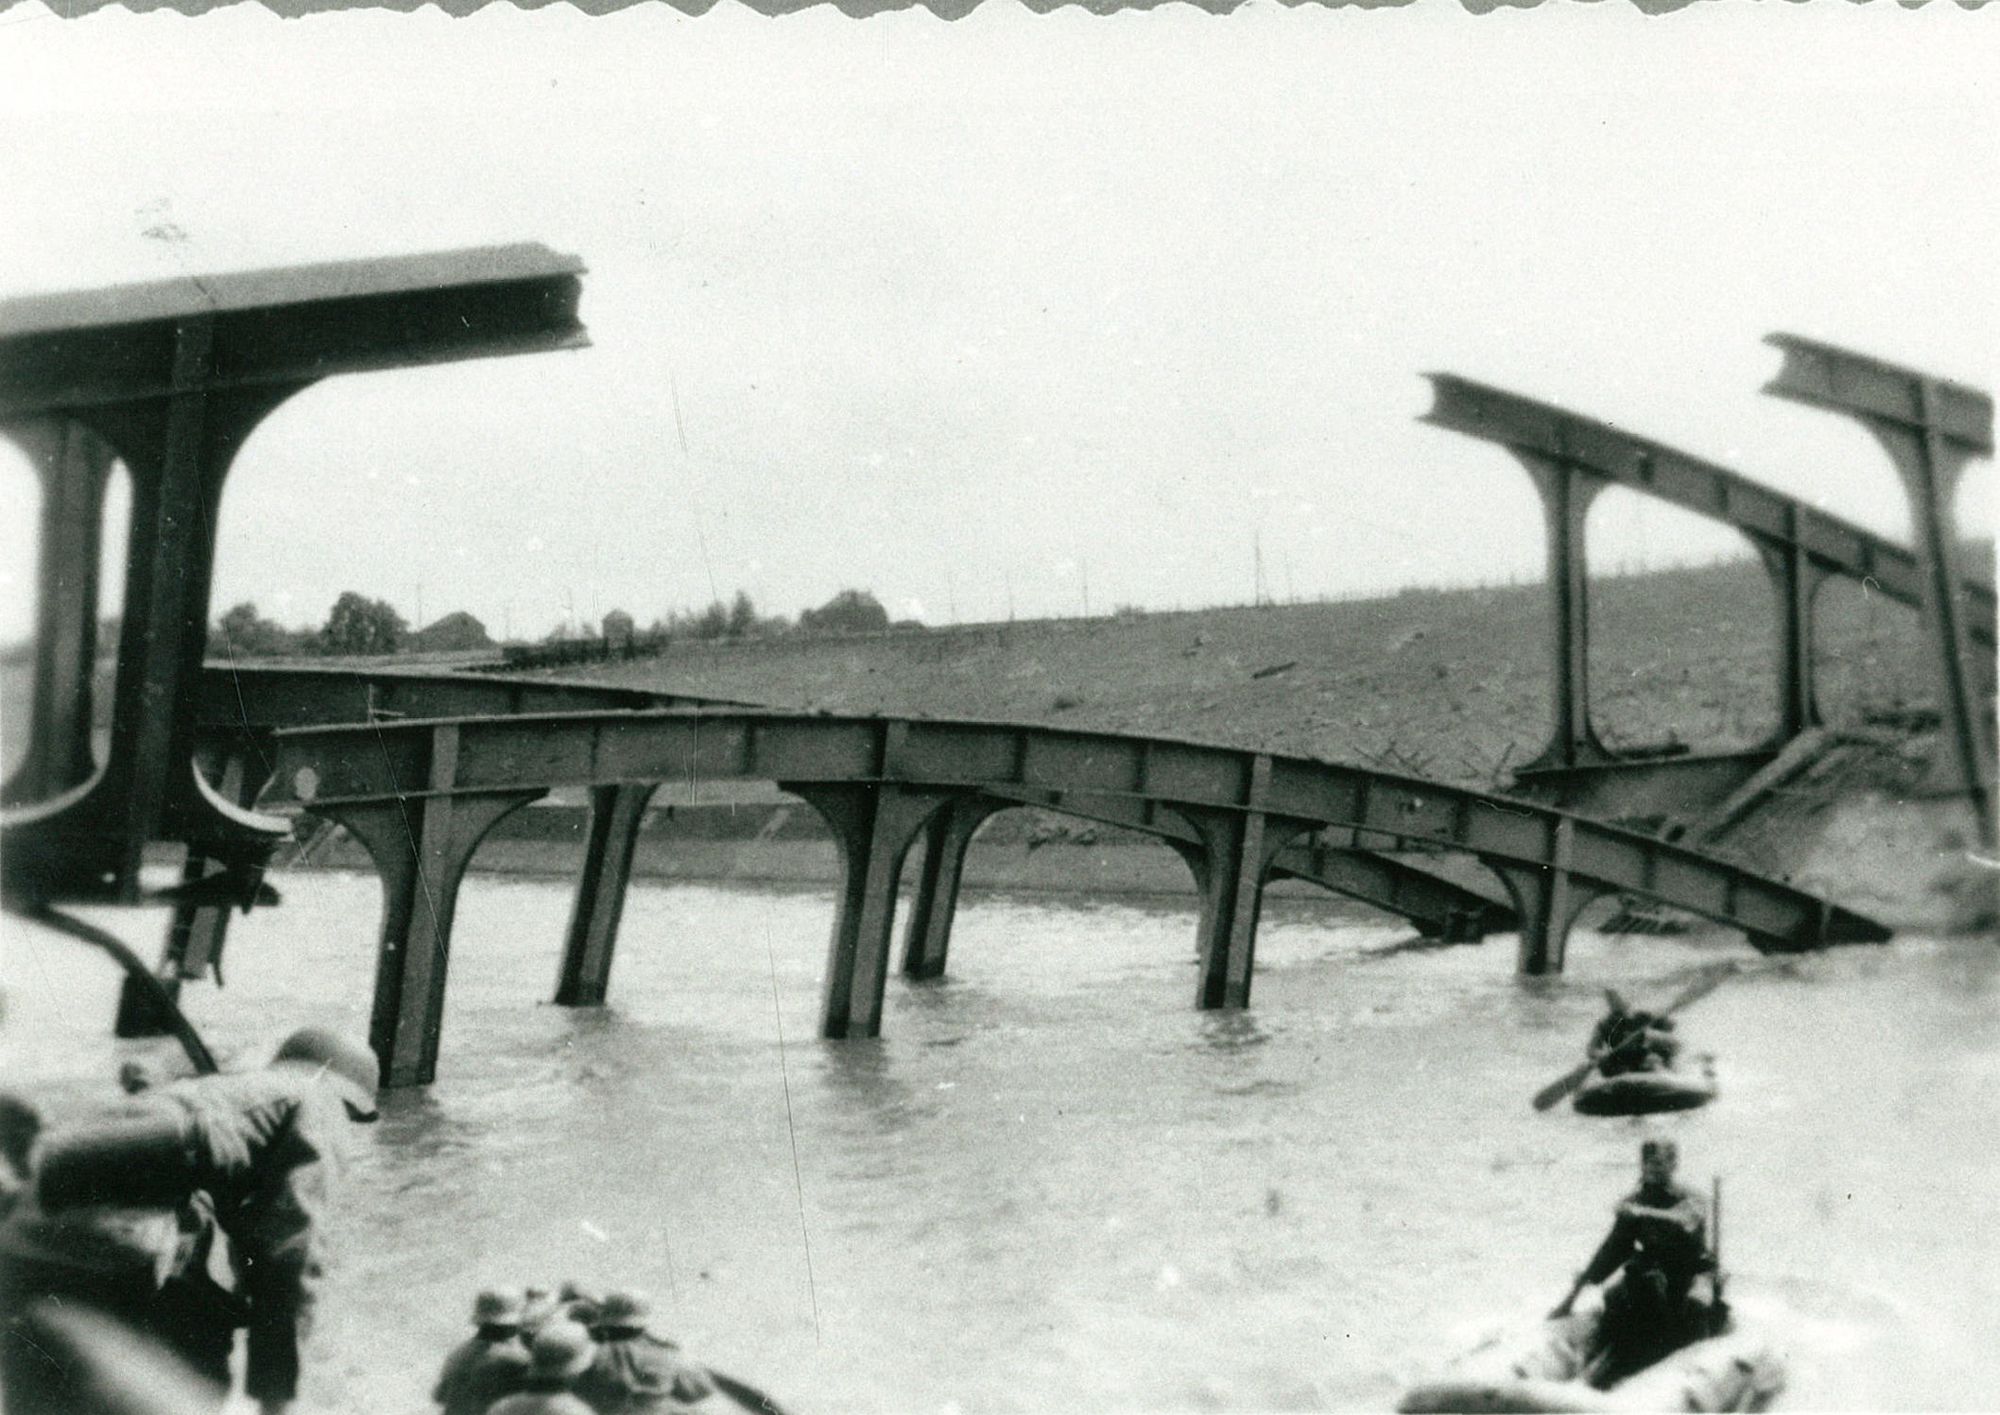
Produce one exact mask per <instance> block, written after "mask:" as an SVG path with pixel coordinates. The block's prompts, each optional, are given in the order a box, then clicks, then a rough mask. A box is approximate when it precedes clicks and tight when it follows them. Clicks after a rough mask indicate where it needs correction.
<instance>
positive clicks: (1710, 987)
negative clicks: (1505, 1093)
mask: <svg viewBox="0 0 2000 1415" xmlns="http://www.w3.org/2000/svg"><path fill="white" fill-rule="evenodd" d="M1737 968H1738V965H1737V964H1736V963H1735V962H1734V961H1733V960H1732V961H1730V962H1728V963H1719V964H1717V965H1716V966H1715V967H1713V968H1711V969H1709V970H1708V971H1707V972H1706V973H1704V974H1702V975H1701V976H1700V977H1699V978H1697V979H1695V980H1694V981H1693V982H1692V983H1690V984H1688V985H1687V987H1686V988H1684V989H1682V991H1681V994H1680V996H1678V997H1676V998H1675V999H1674V1000H1673V1001H1672V1002H1669V1003H1668V1004H1667V1005H1666V1006H1665V1007H1663V1008H1661V1009H1660V1010H1659V1011H1658V1012H1656V1013H1654V1014H1653V1015H1654V1016H1655V1017H1671V1016H1673V1015H1674V1014H1675V1013H1676V1012H1678V1011H1680V1010H1681V1009H1682V1008H1683V1007H1686V1006H1687V1005H1688V1004H1689V1003H1692V1002H1697V1001H1699V1000H1700V999H1702V998H1704V997H1707V996H1708V995H1709V994H1710V993H1712V992H1714V991H1715V990H1716V989H1717V988H1719V987H1721V986H1722V983H1723V980H1724V979H1725V978H1728V977H1730V976H1731V975H1732V974H1734V973H1735V972H1736V971H1737ZM1644 1040H1645V1033H1644V1032H1635V1033H1634V1034H1633V1035H1631V1036H1629V1037H1627V1038H1626V1039H1625V1040H1624V1041H1622V1042H1620V1043H1619V1044H1618V1045H1617V1046H1615V1047H1613V1048H1612V1049H1611V1050H1610V1051H1608V1052H1605V1053H1604V1055H1602V1056H1593V1057H1591V1058H1590V1059H1589V1060H1587V1061H1585V1062H1583V1063H1581V1064H1580V1065H1578V1066H1576V1067H1574V1068H1573V1069H1571V1070H1570V1071H1567V1072H1565V1073H1564V1074H1563V1075H1561V1076H1558V1077H1557V1078H1556V1079H1555V1080H1553V1081H1551V1082H1550V1083H1549V1084H1548V1085H1546V1086H1544V1087H1542V1089H1541V1090H1539V1091H1537V1092H1535V1109H1536V1110H1547V1109H1548V1108H1549V1107H1550V1106H1552V1105H1554V1104H1555V1103H1556V1102H1557V1101H1559V1100H1561V1099H1562V1098H1563V1097H1564V1096H1566V1095H1568V1094H1569V1093H1570V1092H1571V1091H1574V1090H1575V1089H1576V1088H1577V1087H1578V1086H1581V1085H1582V1084H1583V1083H1584V1081H1585V1079H1586V1078H1587V1077H1588V1076H1589V1075H1590V1073H1591V1072H1593V1071H1595V1070H1596V1069H1597V1068H1598V1067H1599V1066H1600V1065H1602V1064H1603V1063H1604V1061H1605V1060H1606V1059H1607V1058H1610V1057H1613V1056H1616V1055H1618V1054H1619V1053H1620V1052H1622V1051H1625V1050H1626V1049H1627V1048H1629V1047H1633V1046H1636V1045H1638V1044H1639V1043H1640V1042H1642V1041H1644Z"/></svg>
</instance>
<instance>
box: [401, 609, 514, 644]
mask: <svg viewBox="0 0 2000 1415" xmlns="http://www.w3.org/2000/svg"><path fill="white" fill-rule="evenodd" d="M403 646H404V648H405V649H406V650H407V651H410V652H414V653H458V652H462V651H464V650H466V649H490V648H492V647H493V640H492V639H490V638H488V637H487V634H486V626H485V625H484V624H482V623H480V622H479V621H478V620H477V619H475V618H473V617H472V616H471V615H470V614H467V613H466V612H465V611H464V610H462V609H461V610H457V611H455V612H453V613H451V614H447V615H445V617H444V618H442V619H440V620H438V621H437V622H436V623H434V624H430V625H427V626H425V627H424V628H422V629H419V630H417V631H416V632H415V633H413V634H411V635H409V637H407V638H406V639H404V640H403Z"/></svg>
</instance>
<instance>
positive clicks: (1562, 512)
mask: <svg viewBox="0 0 2000 1415" xmlns="http://www.w3.org/2000/svg"><path fill="white" fill-rule="evenodd" d="M1512 450H1513V452H1514V456H1515V458H1516V459H1517V460H1518V461H1519V462H1520V464H1521V465H1522V466H1523V467H1525V468H1527V470H1528V475H1529V476H1530V477H1532V478H1533V479H1534V482H1535V490H1536V491H1537V492H1539V493H1540V494H1541V498H1542V517H1543V522H1544V524H1545V525H1546V527H1547V530H1548V563H1549V608H1550V616H1549V633H1550V639H1549V648H1550V653H1551V656H1552V659H1553V666H1554V670H1555V672H1554V676H1553V678H1552V680H1551V686H1552V689H1553V694H1552V696H1553V702H1554V707H1555V730H1554V733H1553V734H1552V735H1551V736H1550V738H1549V744H1548V746H1546V747H1544V748H1543V749H1542V753H1541V755H1540V756H1538V757H1536V758H1535V759H1534V760H1533V761H1531V762H1528V763H1526V764H1525V766H1524V767H1523V768H1522V769H1523V770H1532V769H1533V768H1535V767H1571V766H1584V765H1588V764H1589V763H1591V762H1602V761H1609V760H1611V755H1612V754H1611V752H1610V750H1609V749H1608V748H1607V747H1606V746H1605V745H1604V743H1603V742H1601V741H1599V740H1598V737H1597V729H1596V728H1595V727H1593V726H1592V725H1591V721H1590V563H1589V560H1588V558H1587V557H1586V555H1585V553H1584V521H1585V519H1586V518H1587V517H1588V516H1589V514H1590V503H1591V502H1593V501H1595V500H1596V499H1597V494H1598V493H1599V492H1600V491H1602V490H1604V488H1605V486H1606V485H1607V483H1606V482H1605V480H1604V479H1603V478H1602V477H1599V476H1595V475H1593V474H1591V473H1589V472H1586V471H1584V470H1583V469H1581V468H1579V467H1577V466H1576V465H1574V464H1573V463H1570V462H1565V461H1558V460H1556V459H1554V458H1549V457H1540V456H1537V455H1535V454H1534V453H1531V452H1526V451H1523V450H1521V449H1520V448H1514V449H1512Z"/></svg>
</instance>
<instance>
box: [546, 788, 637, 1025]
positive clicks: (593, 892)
mask: <svg viewBox="0 0 2000 1415" xmlns="http://www.w3.org/2000/svg"><path fill="white" fill-rule="evenodd" d="M658 789H659V783H658V782H645V783H642V784H637V785H618V786H593V787H592V788H591V791H590V824H589V826H588V827H587V832H586V835H585V839H584V847H583V868H582V870H581V871H579V872H578V874H577V880H576V898H575V900H574V902H573V903H572V904H571V905H570V914H569V931H568V933H567V935H566V936H565V937H564V939H563V954H562V965H561V967H560V968H559V969H558V970H557V973H556V995H555V1003H556V1006H558V1007H602V1006H603V1005H604V995H605V992H606V990H607V989H608V988H609V987H610V984H611V957H612V953H613V952H614V951H615V949H616V948H617V946H618V925H619V922H620V920H621V919H622V918H623V917H624V914H625V893H626V890H627V889H628V888H629V887H630V886H631V883H632V853H633V851H634V850H635V849H636V848H637V847H638V844H639V828H640V827H641V826H642V825H644V824H645V821H646V805H647V803H648V802H649V801H651V800H652V799H653V793H654V792H655V791H657V790H658Z"/></svg>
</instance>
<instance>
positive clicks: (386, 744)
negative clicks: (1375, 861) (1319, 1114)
mask: <svg viewBox="0 0 2000 1415" xmlns="http://www.w3.org/2000/svg"><path fill="white" fill-rule="evenodd" d="M271 742H272V747H273V756H272V759H271V763H270V764H271V771H272V774H271V781H270V785H269V786H268V787H267V788H266V789H265V790H264V792H263V793H262V795H261V796H260V797H259V798H258V804H259V806H260V807H261V808H263V809H266V810H283V809H288V808H289V809H304V810H310V811H313V812H316V813H318V814H320V815H323V816H326V817H329V818H331V819H333V820H336V821H338V822H340V823H341V824H342V825H344V826H346V827H347V828H348V829H349V830H350V831H351V832H352V833H353V834H354V835H355V836H356V837H357V838H358V839H360V840H361V841H362V843H363V844H364V845H365V846H366V847H367V849H368V850H369V852H370V854H371V856H372V857H373V858H374V860H375V863H376V865H377V868H378V869H379V871H380V872H381V875H382V878H383V883H384V893H385V898H384V913H383V921H382V928H381V940H380V955H379V963H378V970H377V982H376V991H375V1003H374V1011H373V1014H372V1022H371V1027H372V1037H371V1039H372V1041H373V1043H374V1045H375V1048H376V1050H377V1052H378V1054H379V1055H381V1057H382V1058H383V1060H384V1064H385V1074H386V1076H387V1078H388V1079H389V1081H390V1082H391V1083H392V1084H398V1085H415V1084H424V1083H426V1082H428V1081H429V1080H430V1079H431V1078H432V1077H433V1076H434V1074H435V1071H436V1066H437V1056H438V1039H439V1031H440V1028H441V1024H442V1017H443V1006H444V987H445V968H446V962H447V960H448V958H449V953H450V934H451V921H452V913H453V909H454V906H455V901H456V895H457V890H458V886H459V883H460V881H461V880H462V879H463V876H464V872H465V868H466V865H467V863H468V862H469V861H470V859H471V857H472V854H473V851H474V850H475V849H476V848H477V846H478V844H479V842H480V840H481V839H482V838H483V837H484V836H485V835H486V833H487V832H488V831H489V830H490V829H491V828H492V827H493V826H494V825H495V824H496V823H497V822H498V821H500V820H501V819H502V818H504V817H505V816H506V815H507V814H508V813H510V812H511V811H513V810H515V809H517V808H519V807H521V806H523V805H525V804H527V803H528V802H530V801H532V800H535V799H537V798H538V797H540V796H541V795H543V794H545V793H546V792H548V791H549V790H552V789H555V788H557V787H586V788H589V789H591V790H592V791H593V792H594V793H597V800H598V803H599V806H600V809H599V810H598V811H597V812H596V815H595V818H594V821H593V826H592V831H591V838H590V842H589V845H588V849H587V860H586V879H585V880H584V882H583V884H582V885H581V886H580V888H579V891H578V896H577V899H578V903H577V912H578V918H579V920H580V921H581V923H582V925H583V926H582V927H577V926H575V925H573V927H572V929H571V936H570V940H569V944H568V946H567V947H566V949H565V953H564V959H563V964H562V979H561V983H560V985H559V1000H561V1001H567V1002H601V1001H602V1000H603V996H604V989H605V985H606V981H607V979H608V976H609V970H610V964H611V953H612V948H613V946H614V944H615V939H616V913H617V909H618V906H619V903H620V901H621V899H622V895H623V890H624V886H625V882H626V877H625V866H626V865H627V864H629V860H630V856H631V847H632V840H633V838H634V836H635V835H636V830H637V822H638V820H639V819H640V817H641V816H642V814H643V810H644V806H645V802H646V800H647V798H648V797H649V796H650V795H651V793H652V792H653V791H654V790H655V789H657V787H658V786H659V784H660V783H663V782H670V781H688V780H694V781H701V780H711V781H712V780H729V779H751V780H762V781H771V782H775V783H777V784H778V785H780V786H781V787H783V788H784V789H785V790H787V791H790V792H792V793H793V794H795V795H797V796H799V797H800V798H802V799H803V800H805V801H806V802H808V803H809V804H810V805H812V806H813V807H814V808H815V809H816V810H817V811H818V812H819V813H820V814H821V815H822V816H823V817H824V818H825V820H826V822H827V824H828V825H829V826H830V827H831V829H832V832H833V835H834V837H835V839H836V841H837V842H838V844H839V848H840V851H841V858H842V862H843V878H842V883H841V886H840V890H839V894H838V902H837V905H836V912H835V919H834V924H833V931H832V938H831V942H830V945H829V952H828V959H827V967H826V973H825V980H824V992H823V996H822V1005H821V1034H822V1035H823V1036H826V1037H829V1038H837V1037H848V1036H874V1035H877V1034H879V1031H880V1028H881V1018H882V1005H883V997H884V989H885V985H886V981H887V975H888V971H889V956H890V946H891V932H892V928H893V924H894V919H895V910H896V899H897V892H898V884H899V879H900V876H901V873H902V866H903V863H904V860H905V858H906V856H907V855H908V853H909V850H910V848H911V846H912V845H914V844H915V843H916V841H917V839H918V837H919V836H923V837H925V839H926V841H927V849H926V862H925V866H924V868H923V870H922V871H921V875H920V880H919V897H918V898H917V899H916V900H914V901H913V904H912V910H911V915H912V927H911V930H910V933H909V935H908V942H907V946H906V949H905V955H904V960H903V968H904V971H905V972H906V973H910V974H913V975H917V976H925V975H935V973H936V972H937V971H939V970H940V969H941V968H942V966H943V962H944V949H945V943H946V940H947V939H948V937H949V925H950V915H951V912H952V910H953V909H954V907H955V904H956V880H957V873H958V865H959V862H960V861H962V859H963V855H964V850H965V847H966V845H967V844H969V842H970V840H971V838H972V833H973V830H974V829H975V828H976V826H977V823H978V820H979V819H980V818H983V816H985V815H987V814H991V813H992V811H994V810H996V809H1002V808H1004V807H1005V806H1006V805H1009V804H1035V805H1048V806H1052V807H1054V808H1056V809H1063V808H1064V806H1065V803H1066V802H1067V801H1069V800H1070V799H1072V798H1074V799H1076V800H1077V801H1078V802H1079V803H1080V805H1081V806H1082V807H1084V808H1085V809H1086V810H1087V809H1088V808H1091V807H1098V806H1101V807H1103V808H1105V809H1108V810H1111V811H1114V812H1125V813H1128V814H1129V815H1132V816H1134V817H1143V816H1144V814H1145V813H1146V812H1147V811H1149V810H1150V811H1153V812H1161V811H1164V812H1168V813H1170V814H1171V816H1172V817H1173V818H1175V819H1176V821H1177V823H1176V824H1175V825H1173V826H1172V827H1171V833H1172V835H1173V837H1174V838H1175V840H1176V843H1177V844H1178V846H1179V848H1181V849H1182V851H1183V854H1184V856H1185V857H1186V858H1188V859H1189V860H1190V863H1191V865H1192V866H1193V873H1194V875H1195V880H1196V883H1197V885H1198V887H1199V888H1200V891H1201V899H1202V906H1201V922H1200V925H1199V946H1200V966H1199V970H1198V981H1197V985H1196V999H1195V1000H1196V1004H1197V1006H1200V1007H1241V1006H1244V1005H1246V1004H1247V1003H1248V1001H1249V998H1250V985H1251V973H1252V965H1253V961H1254V955H1255V947H1256V928H1257V916H1258V911H1259V907H1260V905H1261V901H1262V895H1263V886H1264V883H1265V881H1266V879H1267V878H1268V877H1269V876H1270V874H1271V872H1272V869H1273V867H1274V865H1275V864H1276V862H1277V861H1278V860H1279V859H1280V857H1281V855H1283V852H1285V851H1286V850H1287V849H1288V848H1291V847H1294V846H1298V845H1300V844H1301V843H1302V842H1304V841H1305V840H1306V839H1307V838H1308V837H1311V836H1313V835H1314V834H1316V833H1318V834H1320V835H1321V836H1322V837H1324V833H1325V832H1327V831H1329V830H1331V831H1335V832H1347V833H1349V834H1348V835H1347V837H1346V838H1347V839H1349V840H1351V841H1353V842H1355V843H1366V844H1369V845H1377V846H1383V845H1389V844H1394V843H1400V842H1411V843H1414V844H1417V845H1420V846H1425V847H1430V848H1437V849H1444V850H1452V851H1461V852H1465V853H1468V854H1471V855H1473V856H1476V857H1477V858H1478V859H1479V860H1480V861H1482V862H1483V863H1484V864H1486V865H1487V866H1488V867H1489V868H1490V869H1491V870H1492V871H1493V872H1494V873H1495V874H1496V875H1497V876H1498V877H1499V879H1500V881H1501V883H1502V884H1503V885H1504V887H1505V889H1506V891H1507V893H1508V895H1509V896H1510V897H1511V898H1512V900H1513V902H1514V904H1515V907H1516V911H1517V914H1518V916H1519V928H1520V933H1521V945H1520V951H1519V958H1518V963H1519V967H1520V968H1521V969H1522V970H1523V971H1525V972H1530V973H1540V972H1546V971H1551V970H1554V969H1558V968H1560V967H1561V964H1562V955H1563V948H1564V942H1565V939H1566V936H1567V933H1568V930H1569V927H1570V925H1571V924H1572V923H1573V922H1574V920H1575V919H1576V917H1577V915H1578V913H1579V912H1580V911H1581V909H1582V908H1583V906H1584V905H1585V904H1586V903H1587V902H1589V900H1590V899H1592V898H1594V897H1596V896H1597V895H1599V894H1601V893H1605V892H1612V891H1615V892H1619V893H1629V894H1636V895H1639V896H1642V897H1645V898H1648V899H1653V900H1656V901H1658V902H1660V903H1664V904H1668V905H1671V906H1673V907H1676V908H1680V909H1684V910H1687V911H1688V912H1691V913H1695V914H1699V915H1703V916H1705V917H1707V918H1709V919H1712V920H1715V921H1717V922H1719V923H1722V924H1725V925H1728V926H1731V927H1734V928H1738V929H1741V930H1742V931H1743V932H1744V933H1745V935H1746V936H1747V937H1748V938H1749V940H1750V942H1751V943H1752V944H1753V945H1755V946H1756V947H1757V948H1759V949H1761V950H1765V951H1798V950H1805V949H1811V948H1817V947H1820V946H1823V945H1824V944H1827V943H1834V942H1859V941H1870V942H1875V941H1881V940H1884V939H1886V938H1887V937H1888V936H1889V931H1888V930H1887V929H1885V928H1883V927H1882V926H1880V925H1879V924H1876V923H1875V922H1873V921H1872V920H1869V919H1866V918H1863V917H1861V916H1860V915H1857V914H1854V913H1853V912H1851V911H1849V910H1846V909H1843V908H1840V907H1839V906H1836V905H1834V904H1831V903H1829V902H1828V901H1826V900H1823V899H1820V898H1817V897H1815V896H1813V895H1810V894H1807V893H1805V892H1804V891H1801V890H1798V889H1795V888H1793V887H1792V886H1790V885H1787V884H1784V883H1782V882H1780V881H1777V880H1772V879H1768V878H1765V877H1763V876H1761V875H1758V874H1756V873H1754V872H1752V871H1750V870H1746V869H1743V868H1741V867H1740V866H1736V865H1733V864H1730V863H1728V862H1725V861H1721V860H1717V859H1714V858H1711V857H1708V856H1705V855H1702V854H1700V853H1698V852H1696V851H1692V850H1688V849H1685V848H1682V847H1679V846H1675V845H1672V844H1669V843H1666V842H1663V841H1660V840H1656V839H1653V838H1651V837H1649V836H1645V835H1641V834H1637V833H1635V832H1631V831H1626V830H1622V829H1619V828H1617V827H1615V826H1611V825H1607V824H1603V823H1600V822H1597V821H1592V820H1589V819H1585V818H1582V817H1578V816H1572V815H1567V814H1564V813H1563V812H1560V811H1556V810H1553V809H1551V808H1548V807H1545V806H1540V805H1537V804H1534V803H1532V802H1528V801H1522V800H1516V799H1511V798H1507V797H1496V796H1488V795H1484V794H1481V793H1479V792H1474V791H1468V790H1463V789H1458V788H1453V787H1448V786H1444V785H1441V784H1438V783H1435V782H1430V781H1424V780H1421V779H1417V778H1411V777H1401V776H1393V775H1389V774H1385V773H1381V772H1374V771H1368V770H1365V769H1362V768H1358V767H1352V766H1344V765H1336V764H1332V763H1326V762H1319V761H1312V760H1307V759H1302V758H1294V757H1283V756H1277V755H1274V754H1271V753H1267V752H1258V751H1248V750H1243V749H1239V748H1230V747H1224V746H1216V745H1208V744H1202V743H1195V742H1185V741H1176V740H1169V739H1159V738H1145V737H1137V736H1127V735H1123V734H1114V733H1092V732H1077V731H1067V730H1057V729H1052V728H1046V727H1038V726H1026V725H1021V724H1013V723H992V722H975V721H959V720H938V719H904V718H863V717H838V716H831V715H821V714H797V713H784V712H775V711H768V710H746V709H713V708H679V709H663V710H648V711H636V712H634V711H626V712H586V713H561V714H551V715H542V714H528V715H521V716H515V717H478V718H458V719H441V720H404V721H400V722H376V723H370V724H366V725H361V726H353V725H349V726H331V727H319V728H298V729H292V730H288V731H283V732H279V733H277V734H276V735H275V736H274V737H273V738H272V739H271ZM1162 833H1167V832H1165V831H1163V832H1162ZM1307 849H1308V851H1309V850H1310V847H1309V846H1308V847H1307ZM1293 858H1295V859H1298V858H1300V857H1293ZM1302 862H1307V861H1302ZM593 875H594V878H593V877H592V876H593ZM593 911H595V912H597V913H598V914H599V915H600V916H601V917H600V920H599V922H597V923H595V924H593V923H592V921H591V919H590V917H589V916H590V915H591V914H592V913H593Z"/></svg>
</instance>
